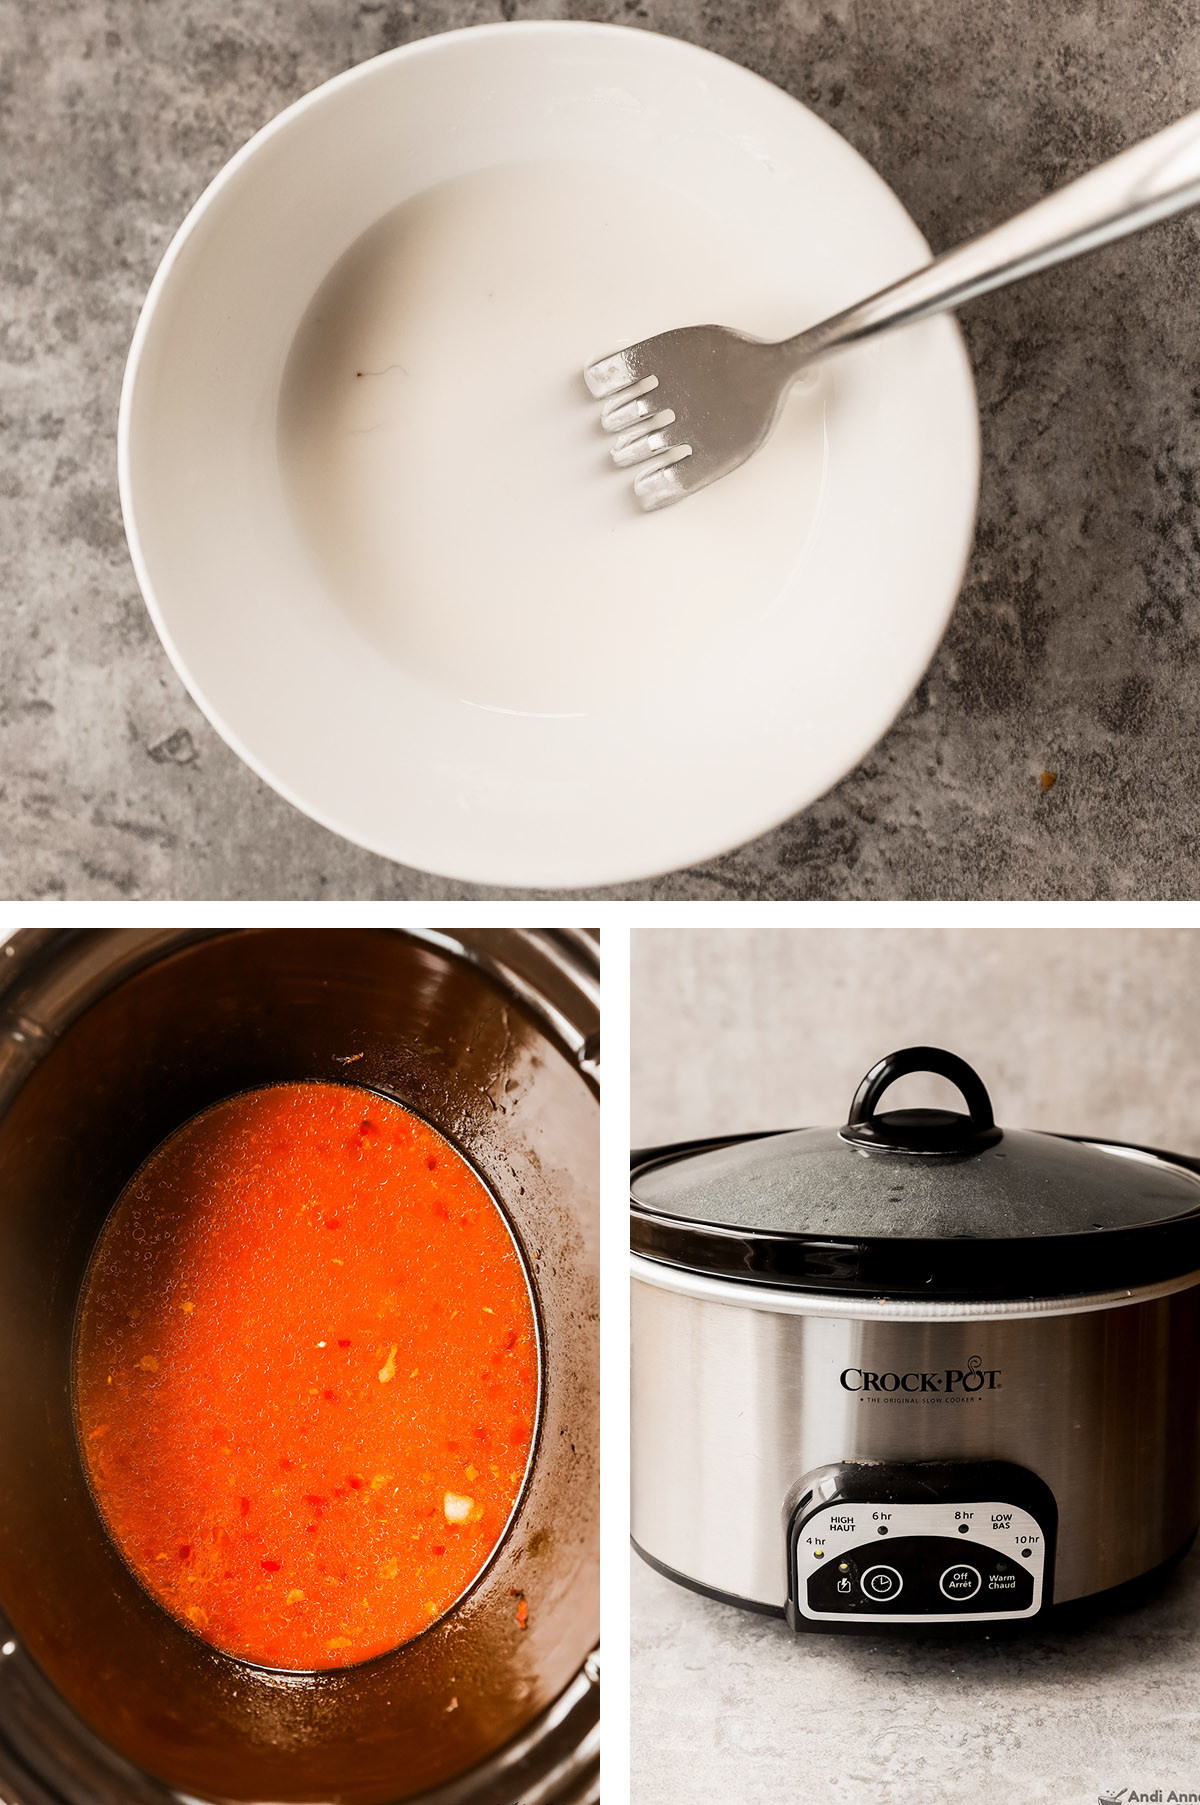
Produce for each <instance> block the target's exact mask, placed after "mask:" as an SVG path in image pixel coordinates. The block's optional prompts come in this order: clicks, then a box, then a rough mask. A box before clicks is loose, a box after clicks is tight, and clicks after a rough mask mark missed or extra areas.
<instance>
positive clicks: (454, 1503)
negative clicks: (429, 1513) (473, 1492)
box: [442, 1492, 475, 1523]
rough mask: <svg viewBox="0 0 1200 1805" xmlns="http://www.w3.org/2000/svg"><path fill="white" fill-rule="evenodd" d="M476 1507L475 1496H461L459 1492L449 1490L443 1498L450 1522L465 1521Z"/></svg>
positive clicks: (443, 1507) (447, 1518)
mask: <svg viewBox="0 0 1200 1805" xmlns="http://www.w3.org/2000/svg"><path fill="white" fill-rule="evenodd" d="M474 1508H475V1500H474V1499H473V1498H460V1497H459V1495H458V1493H457V1492H447V1493H446V1496H445V1497H444V1498H443V1500H442V1509H443V1510H444V1511H445V1513H446V1521H447V1522H448V1523H465V1522H466V1520H467V1518H468V1517H469V1516H470V1514H471V1512H472V1510H473V1509H474Z"/></svg>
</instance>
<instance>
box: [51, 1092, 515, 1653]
mask: <svg viewBox="0 0 1200 1805" xmlns="http://www.w3.org/2000/svg"><path fill="white" fill-rule="evenodd" d="M537 1397H538V1357H537V1344H536V1335H535V1329H534V1318H533V1310H532V1305H531V1302H530V1296H529V1288H528V1283H527V1280H526V1277H525V1272H524V1269H523V1267H522V1264H521V1261H520V1258H519V1256H518V1254H517V1252H516V1249H515V1247H514V1244H513V1241H512V1237H511V1235H510V1234H509V1231H508V1228H507V1226H506V1224H505V1222H504V1219H503V1217H502V1216H501V1214H500V1212H499V1210H498V1209H497V1207H496V1205H495V1203H494V1202H493V1200H492V1198H491V1196H490V1195H489V1193H488V1191H487V1190H486V1188H485V1187H484V1185H483V1184H482V1183H481V1181H480V1180H479V1179H478V1178H477V1177H476V1176H475V1174H474V1172H473V1171H472V1170H471V1168H470V1167H469V1166H468V1165H467V1164H466V1162H465V1161H464V1160H463V1159H462V1158H461V1157H460V1156H459V1155H458V1154H457V1153H456V1152H455V1151H454V1150H453V1148H452V1147H450V1146H449V1144H448V1143H447V1142H446V1141H444V1140H443V1139H442V1138H441V1136H440V1135H438V1134H437V1133H435V1131H434V1130H433V1129H431V1128H430V1127H428V1126H427V1125H426V1124H425V1123H424V1122H422V1121H421V1120H420V1119H419V1118H417V1117H416V1116H414V1115H412V1114H410V1112H409V1111H407V1110H405V1109H403V1108H401V1107H400V1105H398V1104H396V1103H392V1102H390V1101H388V1100H386V1099H384V1098H382V1097H380V1096H378V1095H376V1094H375V1093H374V1092H371V1091H366V1090H362V1089H359V1088H357V1087H352V1086H349V1085H338V1084H283V1085H275V1086H272V1087H270V1088H269V1089H266V1090H260V1091H254V1092H250V1093H247V1094H246V1095H243V1096H240V1097H234V1098H231V1099H229V1100H228V1101H227V1102H224V1103H220V1104H217V1105H216V1106H215V1107H214V1108H212V1109H209V1110H207V1111H206V1112H205V1113H204V1114H203V1115H201V1116H198V1117H197V1118H196V1119H195V1120H194V1121H192V1122H190V1123H188V1124H187V1125H186V1126H185V1127H184V1128H182V1129H181V1130H180V1131H179V1132H178V1133H177V1134H176V1135H174V1136H173V1137H172V1138H171V1139H170V1140H169V1141H167V1142H166V1143H165V1144H164V1145H163V1146H162V1147H161V1148H160V1149H159V1150H158V1152H157V1153H156V1154H154V1155H153V1157H152V1158H151V1159H150V1160H149V1161H148V1162H147V1164H146V1165H145V1166H144V1167H143V1168H142V1170H141V1171H140V1172H139V1173H138V1174H137V1175H136V1176H135V1178H134V1179H133V1180H132V1182H131V1183H130V1184H129V1185H128V1186H127V1188H126V1190H125V1192H124V1193H123V1195H122V1196H121V1198H120V1200H119V1202H118V1203H117V1206H116V1208H115V1209H114V1211H113V1213H112V1215H111V1216H110V1218H109V1220H108V1222H107V1223H106V1225H105V1228H104V1231H103V1234H102V1236H101V1239H100V1243H99V1246H98V1248H97V1251H96V1254H95V1257H94V1259H93V1261H92V1265H91V1268H90V1270H89V1273H88V1278H87V1282H86V1285H85V1289H84V1296H83V1301H82V1305H81V1310H80V1318H79V1328H78V1333H77V1339H76V1358H75V1399H76V1417H77V1423H78V1429H79V1437H80V1443H81V1446H82V1449H83V1456H84V1463H85V1466H86V1469H87V1472H88V1476H89V1478H90V1480H91V1484H92V1488H93V1491H94V1493H95V1496H96V1499H97V1502H98V1504H99V1508H100V1511H101V1514H102V1516H103V1518H104V1521H105V1523H106V1525H107V1527H108V1530H109V1533H110V1534H111V1535H112V1537H113V1540H114V1541H115V1542H116V1544H117V1546H118V1548H119V1549H120V1550H121V1552H122V1554H123V1555H124V1557H125V1559H126V1560H127V1561H128V1563H129V1565H130V1566H131V1567H132V1568H133V1570H134V1572H135V1573H136V1574H137V1576H138V1578H139V1579H140V1580H141V1581H142V1583H143V1585H144V1586H145V1587H146V1588H147V1590H148V1591H149V1592H151V1593H152V1594H153V1596H154V1597H155V1598H156V1599H157V1600H158V1601H159V1603H160V1604H162V1605H164V1606H165V1607H166V1609H167V1610H169V1611H171V1612H173V1613H174V1614H175V1616H176V1617H178V1618H179V1619H180V1620H181V1621H183V1622H184V1623H186V1624H187V1625H188V1626H189V1627H190V1628H191V1629H193V1630H194V1631H195V1633H196V1634H197V1635H199V1636H202V1637H203V1638H204V1639H205V1640H207V1641H209V1642H212V1643H214V1644H215V1645H216V1646H217V1647H219V1648H222V1649H224V1650H226V1651H227V1652H229V1653H230V1654H234V1655H239V1656H241V1657H243V1658H244V1659H246V1660H250V1661H255V1662H259V1663H261V1664H263V1665H265V1666H270V1667H280V1668H290V1669H298V1670H310V1669H314V1668H329V1667H340V1666H347V1665H350V1664H352V1663H354V1662H358V1661H363V1660H366V1659H368V1658H370V1657H371V1656H373V1655H377V1654H381V1653H383V1652H384V1651H386V1650H387V1649H390V1648H394V1647H396V1646H397V1645H398V1644H400V1643H402V1642H404V1641H407V1640H408V1639H409V1638H410V1637H412V1636H414V1635H416V1634H417V1633H418V1632H419V1631H421V1630H422V1629H425V1628H426V1627H427V1626H428V1625H429V1624H430V1623H431V1622H433V1620H434V1619H435V1618H436V1617H438V1616H440V1615H441V1613H442V1612H443V1611H445V1610H446V1609H447V1607H448V1606H449V1605H450V1604H452V1603H453V1602H454V1600H455V1599H456V1598H457V1597H458V1596H459V1595H460V1593H462V1592H463V1591H464V1590H465V1589H466V1587H467V1586H468V1585H469V1584H470V1583H471V1581H472V1579H474V1577H475V1576H476V1575H477V1574H478V1572H479V1571H480V1569H481V1568H482V1567H483V1565H484V1564H485V1563H486V1561H487V1558H488V1556H489V1554H490V1553H491V1551H492V1549H493V1548H494V1547H495V1545H496V1543H497V1541H498V1540H499V1538H500V1536H501V1534H502V1533H503V1530H504V1527H505V1524H506V1523H507V1521H508V1517H509V1515H510V1513H511V1510H512V1507H513V1504H514V1502H515V1500H516V1497H517V1494H518V1492H519V1491H520V1488H521V1483H522V1480H523V1477H524V1472H525V1467H526V1463H527V1460H528V1457H529V1451H530V1446H531V1442H532V1437H533V1429H534V1420H535V1416H536V1410H537Z"/></svg>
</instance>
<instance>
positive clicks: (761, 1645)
mask: <svg viewBox="0 0 1200 1805" xmlns="http://www.w3.org/2000/svg"><path fill="white" fill-rule="evenodd" d="M632 1603H633V1652H634V1669H633V1700H634V1709H633V1730H632V1738H631V1752H632V1785H631V1789H630V1805H682V1802H683V1801H686V1802H687V1805H1008V1802H1009V1801H1011V1802H1012V1805H1042V1802H1043V1801H1044V1802H1045V1805H1097V1800H1098V1799H1099V1798H1100V1795H1101V1794H1102V1793H1104V1792H1105V1791H1107V1790H1108V1789H1109V1788H1110V1787H1111V1788H1113V1789H1114V1790H1115V1789H1119V1788H1123V1789H1130V1788H1136V1790H1137V1791H1138V1792H1139V1793H1142V1794H1146V1793H1149V1794H1151V1795H1152V1794H1153V1793H1154V1792H1155V1790H1156V1789H1158V1788H1161V1789H1162V1790H1161V1793H1160V1797H1161V1798H1162V1799H1164V1800H1165V1799H1166V1798H1167V1797H1168V1794H1169V1793H1170V1791H1171V1790H1172V1789H1174V1790H1175V1791H1176V1792H1178V1793H1180V1794H1182V1795H1183V1796H1184V1797H1185V1798H1186V1797H1187V1796H1188V1795H1189V1794H1193V1795H1194V1794H1197V1793H1200V1712H1198V1711H1197V1692H1196V1676H1197V1673H1198V1672H1200V1550H1196V1551H1194V1552H1193V1553H1192V1554H1191V1555H1190V1556H1189V1557H1188V1558H1187V1560H1186V1561H1184V1562H1183V1564H1182V1565H1181V1566H1180V1567H1179V1568H1177V1569H1176V1571H1175V1573H1174V1574H1173V1575H1172V1577H1171V1578H1170V1579H1169V1580H1168V1582H1167V1584H1166V1585H1165V1586H1164V1587H1163V1589H1162V1590H1161V1591H1159V1592H1158V1593H1157V1594H1156V1595H1155V1596H1154V1598H1152V1599H1151V1600H1150V1601H1149V1602H1148V1603H1145V1604H1143V1605H1142V1606H1141V1607H1140V1608H1138V1609H1136V1610H1129V1611H1125V1612H1122V1613H1121V1614H1120V1615H1116V1614H1110V1615H1109V1616H1108V1617H1106V1618H1101V1619H1100V1620H1098V1621H1096V1622H1093V1623H1091V1624H1090V1625H1088V1626H1087V1627H1084V1628H1072V1629H1065V1630H1055V1631H1052V1632H1043V1633H1041V1634H1038V1635H1031V1636H1028V1637H1024V1638H1022V1639H1020V1640H1014V1641H1002V1640H1000V1639H998V1638H997V1639H996V1640H993V1641H980V1642H976V1641H969V1642H950V1641H949V1640H948V1639H947V1638H937V1637H929V1638H917V1637H912V1638H908V1639H905V1640H903V1641H900V1640H893V1639H890V1638H889V1639H886V1640H885V1639H883V1638H880V1639H879V1640H876V1639H875V1638H873V1637H870V1636H818V1635H811V1636H798V1635H795V1634H793V1632H792V1631H791V1630H789V1629H788V1628H787V1626H786V1625H785V1624H784V1623H782V1622H781V1621H780V1620H779V1619H778V1618H773V1617H759V1616H756V1615H754V1614H753V1613H751V1612H749V1611H738V1610H735V1609H733V1608H732V1607H731V1606H729V1605H722V1604H713V1603H711V1602H710V1601H709V1600H708V1599H707V1598H699V1597H697V1595H696V1594H695V1593H694V1592H689V1591H686V1590H685V1589H684V1588H683V1587H682V1586H677V1585H674V1584H672V1582H671V1581H670V1580H667V1579H663V1578H662V1577H661V1576H660V1575H659V1574H657V1573H655V1572H653V1571H652V1570H651V1569H650V1568H649V1567H647V1566H646V1565H645V1564H644V1563H643V1562H642V1561H641V1560H639V1559H638V1558H637V1556H636V1555H635V1556H634V1557H633V1580H632ZM1122 1805H1124V1802H1122Z"/></svg>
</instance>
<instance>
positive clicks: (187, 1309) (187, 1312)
mask: <svg viewBox="0 0 1200 1805" xmlns="http://www.w3.org/2000/svg"><path fill="white" fill-rule="evenodd" d="M179 1308H180V1309H181V1310H182V1311H183V1313H184V1315H185V1316H190V1315H191V1313H192V1311H193V1310H194V1309H195V1308H196V1306H195V1304H180V1306H179Z"/></svg>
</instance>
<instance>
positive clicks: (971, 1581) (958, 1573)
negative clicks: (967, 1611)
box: [938, 1567, 983, 1598]
mask: <svg viewBox="0 0 1200 1805" xmlns="http://www.w3.org/2000/svg"><path fill="white" fill-rule="evenodd" d="M938 1584H939V1586H940V1587H941V1588H942V1592H943V1593H944V1595H945V1596H946V1597H947V1598H974V1596H975V1594H976V1592H978V1590H979V1588H980V1586H981V1585H982V1584H983V1581H982V1580H981V1579H980V1577H979V1569H978V1567H947V1568H946V1571H945V1572H944V1573H943V1574H942V1577H941V1579H940V1580H939V1581H938Z"/></svg>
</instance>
